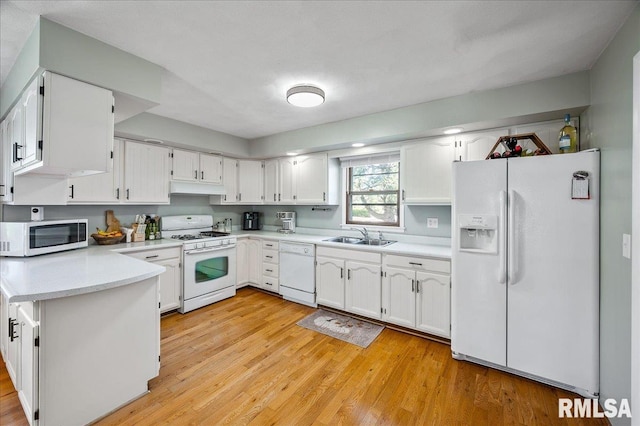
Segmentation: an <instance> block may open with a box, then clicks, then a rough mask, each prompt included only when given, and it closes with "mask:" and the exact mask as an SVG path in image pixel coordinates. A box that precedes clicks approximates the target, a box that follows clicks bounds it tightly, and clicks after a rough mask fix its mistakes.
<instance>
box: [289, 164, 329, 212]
mask: <svg viewBox="0 0 640 426" xmlns="http://www.w3.org/2000/svg"><path fill="white" fill-rule="evenodd" d="M327 172H328V170H327V154H314V155H303V156H299V157H296V196H295V200H296V204H325V203H326V202H327V192H328V191H329V182H328V180H327Z"/></svg>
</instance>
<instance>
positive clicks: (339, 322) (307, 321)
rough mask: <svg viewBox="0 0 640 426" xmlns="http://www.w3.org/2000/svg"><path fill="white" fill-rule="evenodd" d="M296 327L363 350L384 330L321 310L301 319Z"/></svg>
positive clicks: (381, 327)
mask: <svg viewBox="0 0 640 426" xmlns="http://www.w3.org/2000/svg"><path fill="white" fill-rule="evenodd" d="M298 325H299V326H301V327H304V328H308V329H309V330H313V331H317V332H318V333H322V334H326V335H327V336H331V337H334V338H336V339H340V340H343V341H345V342H348V343H352V344H354V345H358V346H360V347H363V348H366V347H367V346H369V345H370V344H371V342H373V341H374V340H375V338H376V337H378V335H379V334H380V332H381V331H382V330H383V329H384V327H383V326H381V325H377V324H372V323H370V322H367V321H363V320H361V319H356V318H351V317H348V316H346V315H340V314H336V313H333V312H329V311H325V310H322V309H318V310H317V311H316V312H314V313H312V314H311V315H309V316H307V317H305V318H303V319H301V320H300V321H298Z"/></svg>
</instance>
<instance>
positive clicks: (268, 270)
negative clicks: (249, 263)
mask: <svg viewBox="0 0 640 426" xmlns="http://www.w3.org/2000/svg"><path fill="white" fill-rule="evenodd" d="M265 271H267V272H273V269H265Z"/></svg>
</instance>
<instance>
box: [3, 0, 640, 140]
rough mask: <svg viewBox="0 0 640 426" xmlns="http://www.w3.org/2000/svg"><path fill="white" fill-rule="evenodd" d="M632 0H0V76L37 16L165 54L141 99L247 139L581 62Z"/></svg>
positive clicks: (151, 56)
mask: <svg viewBox="0 0 640 426" xmlns="http://www.w3.org/2000/svg"><path fill="white" fill-rule="evenodd" d="M637 3H638V1H611V0H606V1H375V2H361V1H326V2H325V1H95V0H94V1H78V0H72V1H22V0H21V1H11V0H2V1H1V2H0V54H1V56H0V77H1V81H2V82H4V80H5V78H6V77H7V74H8V73H9V70H10V69H11V67H12V66H13V63H14V62H15V59H16V57H17V55H18V53H19V51H20V49H21V48H22V46H23V44H24V42H25V41H26V39H27V37H28V35H29V34H30V32H31V30H32V29H33V28H34V26H35V24H36V21H37V17H38V16H39V15H41V16H43V17H45V18H47V19H49V20H51V21H54V22H57V23H59V24H62V25H64V26H66V27H69V28H72V29H74V30H76V31H79V32H81V33H84V34H86V35H89V36H91V37H94V38H96V39H98V40H101V41H103V42H105V43H108V44H110V45H113V46H115V47H118V48H120V49H122V50H125V51H127V52H129V53H132V54H134V55H136V56H139V57H141V58H144V59H146V60H148V61H151V62H153V63H155V64H158V65H160V66H162V67H164V68H165V70H166V72H165V75H164V76H163V82H162V91H163V94H162V101H161V103H160V105H158V106H156V107H154V108H152V109H150V110H149V111H148V112H150V113H153V114H157V115H161V116H165V117H170V118H173V119H176V120H180V121H185V122H187V123H191V124H195V125H198V126H202V127H206V128H210V129H214V130H217V131H221V132H225V133H229V134H232V135H235V136H239V137H242V138H247V139H253V138H257V137H261V136H267V135H271V134H275V133H280V132H284V131H287V130H293V129H298V128H303V127H309V126H313V125H318V124H324V123H328V122H333V121H339V120H344V119H348V118H352V117H357V116H361V115H365V114H370V113H375V112H380V111H386V110H390V109H394V108H399V107H403V106H408V105H413V104H418V103H422V102H427V101H431V100H435V99H441V98H446V97H450V96H455V95H461V94H465V93H470V92H475V91H482V90H488V89H494V88H499V87H506V86H511V85H514V84H519V83H523V82H528V81H535V80H540V79H544V78H549V77H555V76H559V75H563V74H568V73H572V72H576V71H582V70H587V69H590V68H591V67H592V66H593V64H594V62H595V61H596V60H597V58H598V56H599V55H600V53H601V52H602V51H603V50H604V49H605V47H606V46H607V45H608V43H609V42H610V40H611V39H612V38H613V36H614V35H615V33H616V32H617V31H618V29H619V28H620V27H621V26H622V24H623V23H624V21H625V19H626V17H627V16H628V15H629V13H630V12H631V10H632V9H633V8H634V6H636V5H637ZM302 83H310V84H316V85H318V86H320V87H321V88H323V89H324V90H325V92H326V102H325V103H324V104H323V105H321V106H319V107H316V108H296V107H294V106H291V105H289V104H288V103H287V102H286V100H285V93H286V91H287V89H288V88H289V87H291V86H293V85H296V84H302Z"/></svg>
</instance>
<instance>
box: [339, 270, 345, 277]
mask: <svg viewBox="0 0 640 426" xmlns="http://www.w3.org/2000/svg"><path fill="white" fill-rule="evenodd" d="M340 278H344V268H340Z"/></svg>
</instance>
